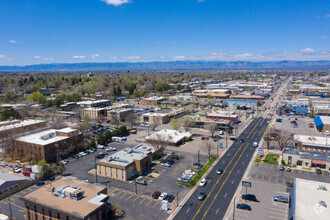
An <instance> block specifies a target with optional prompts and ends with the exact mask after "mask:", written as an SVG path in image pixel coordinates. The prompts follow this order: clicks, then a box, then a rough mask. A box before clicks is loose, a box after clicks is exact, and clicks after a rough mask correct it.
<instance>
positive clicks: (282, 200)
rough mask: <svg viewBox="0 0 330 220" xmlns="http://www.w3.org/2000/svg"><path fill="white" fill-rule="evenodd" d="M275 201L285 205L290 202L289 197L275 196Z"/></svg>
mask: <svg viewBox="0 0 330 220" xmlns="http://www.w3.org/2000/svg"><path fill="white" fill-rule="evenodd" d="M273 200H274V201H275V202H283V203H288V202H289V200H288V197H285V196H274V198H273Z"/></svg>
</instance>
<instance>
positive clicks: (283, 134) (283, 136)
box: [276, 130, 291, 150]
mask: <svg viewBox="0 0 330 220" xmlns="http://www.w3.org/2000/svg"><path fill="white" fill-rule="evenodd" d="M290 136H291V135H290V133H289V132H288V131H284V130H280V131H279V132H278V134H277V138H276V140H277V143H278V145H279V146H280V148H281V150H283V149H284V147H286V146H287V145H288V144H289V143H290V142H291V137H290Z"/></svg>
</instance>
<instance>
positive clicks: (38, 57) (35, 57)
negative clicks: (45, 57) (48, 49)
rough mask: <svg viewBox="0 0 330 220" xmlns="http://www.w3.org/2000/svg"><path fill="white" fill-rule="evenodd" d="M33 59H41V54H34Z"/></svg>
mask: <svg viewBox="0 0 330 220" xmlns="http://www.w3.org/2000/svg"><path fill="white" fill-rule="evenodd" d="M33 59H41V56H33Z"/></svg>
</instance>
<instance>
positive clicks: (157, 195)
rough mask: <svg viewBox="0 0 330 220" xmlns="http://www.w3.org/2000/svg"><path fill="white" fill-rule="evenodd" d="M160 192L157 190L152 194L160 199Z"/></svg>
mask: <svg viewBox="0 0 330 220" xmlns="http://www.w3.org/2000/svg"><path fill="white" fill-rule="evenodd" d="M160 194H161V192H159V191H156V192H154V193H153V194H152V196H151V197H152V198H153V199H158V197H159V196H160Z"/></svg>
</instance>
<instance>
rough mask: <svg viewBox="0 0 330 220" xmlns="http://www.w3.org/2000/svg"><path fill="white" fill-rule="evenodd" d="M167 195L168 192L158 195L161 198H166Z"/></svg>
mask: <svg viewBox="0 0 330 220" xmlns="http://www.w3.org/2000/svg"><path fill="white" fill-rule="evenodd" d="M166 196H167V193H162V194H160V196H159V197H158V199H159V200H164V199H165V198H166Z"/></svg>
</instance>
